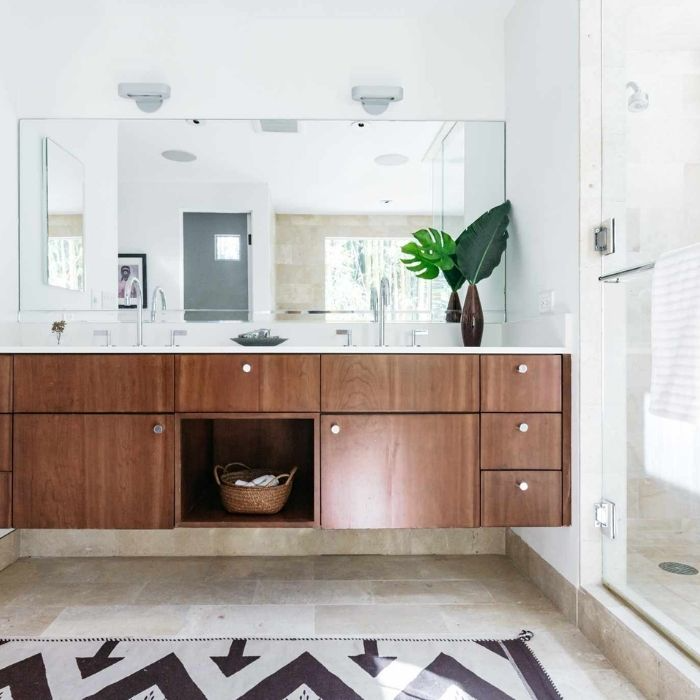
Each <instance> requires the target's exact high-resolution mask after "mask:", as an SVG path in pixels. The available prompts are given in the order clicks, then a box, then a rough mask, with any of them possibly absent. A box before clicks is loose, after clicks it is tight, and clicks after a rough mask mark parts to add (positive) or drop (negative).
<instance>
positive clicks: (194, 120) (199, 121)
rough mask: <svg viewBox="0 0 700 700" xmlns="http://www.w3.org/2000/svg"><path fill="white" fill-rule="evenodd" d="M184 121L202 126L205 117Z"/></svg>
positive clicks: (204, 122)
mask: <svg viewBox="0 0 700 700" xmlns="http://www.w3.org/2000/svg"><path fill="white" fill-rule="evenodd" d="M185 121H186V122H187V123H188V124H191V125H192V126H204V125H205V124H206V120H205V119H186V120H185Z"/></svg>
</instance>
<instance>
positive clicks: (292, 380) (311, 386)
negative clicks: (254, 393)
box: [260, 355, 321, 413]
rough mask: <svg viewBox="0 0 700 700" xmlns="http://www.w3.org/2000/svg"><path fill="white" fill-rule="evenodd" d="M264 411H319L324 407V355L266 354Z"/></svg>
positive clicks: (263, 390) (262, 398) (262, 377)
mask: <svg viewBox="0 0 700 700" xmlns="http://www.w3.org/2000/svg"><path fill="white" fill-rule="evenodd" d="M262 363H263V365H262V376H261V378H260V410H262V411H268V412H270V413H274V412H280V413H286V412H289V411H292V412H301V413H304V412H317V411H319V410H320V407H321V356H320V355H263V356H262Z"/></svg>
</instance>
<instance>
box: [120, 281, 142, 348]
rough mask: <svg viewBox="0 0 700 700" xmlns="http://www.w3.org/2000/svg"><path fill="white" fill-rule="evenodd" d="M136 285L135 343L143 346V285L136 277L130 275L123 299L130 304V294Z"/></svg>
mask: <svg viewBox="0 0 700 700" xmlns="http://www.w3.org/2000/svg"><path fill="white" fill-rule="evenodd" d="M134 287H136V345H137V347H142V346H143V287H142V286H141V281H140V280H139V278H138V277H132V278H131V279H130V280H129V282H128V283H127V285H126V288H125V289H124V301H125V302H126V305H127V306H129V305H130V304H131V295H132V293H133V291H134Z"/></svg>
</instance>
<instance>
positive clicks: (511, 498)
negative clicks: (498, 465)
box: [481, 471, 562, 527]
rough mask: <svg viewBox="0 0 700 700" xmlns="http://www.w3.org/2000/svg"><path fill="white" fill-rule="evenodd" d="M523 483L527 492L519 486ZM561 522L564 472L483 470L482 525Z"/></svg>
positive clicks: (556, 523)
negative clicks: (562, 474)
mask: <svg viewBox="0 0 700 700" xmlns="http://www.w3.org/2000/svg"><path fill="white" fill-rule="evenodd" d="M522 483H526V484H527V486H528V488H527V491H522V490H521V489H520V488H519V484H522ZM561 524H562V494H561V472H545V471H540V472H537V471H498V472H481V525H482V527H515V526H548V527H553V526H554V527H556V526H559V525H561Z"/></svg>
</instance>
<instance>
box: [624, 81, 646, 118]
mask: <svg viewBox="0 0 700 700" xmlns="http://www.w3.org/2000/svg"><path fill="white" fill-rule="evenodd" d="M626 89H627V90H631V91H632V94H631V95H630V96H629V98H628V99H627V109H628V110H629V111H630V112H644V111H645V110H646V109H647V107H649V95H648V93H646V92H642V89H641V88H640V87H639V85H637V83H635V82H634V81H630V82H629V83H627V88H626Z"/></svg>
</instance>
